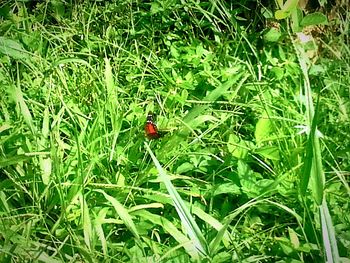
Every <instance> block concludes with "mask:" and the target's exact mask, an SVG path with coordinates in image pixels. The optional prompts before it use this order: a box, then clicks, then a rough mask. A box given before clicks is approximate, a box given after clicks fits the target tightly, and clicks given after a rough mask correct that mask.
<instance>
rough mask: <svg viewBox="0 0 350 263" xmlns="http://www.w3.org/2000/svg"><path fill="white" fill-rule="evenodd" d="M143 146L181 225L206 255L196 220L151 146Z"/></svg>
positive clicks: (203, 240) (203, 239)
mask: <svg viewBox="0 0 350 263" xmlns="http://www.w3.org/2000/svg"><path fill="white" fill-rule="evenodd" d="M145 147H146V149H147V151H148V153H149V154H150V156H151V158H152V160H153V162H154V164H155V166H156V168H157V170H158V173H159V177H160V178H161V179H162V181H163V183H164V184H165V187H166V188H167V190H168V192H169V195H170V196H171V198H172V200H173V202H174V205H175V209H176V211H177V213H178V215H179V217H180V219H181V222H182V224H183V226H184V227H185V229H186V231H187V234H188V235H189V237H190V239H191V240H193V242H194V246H195V248H196V249H197V250H198V252H200V253H201V254H202V255H204V256H208V255H209V253H208V247H207V242H206V240H205V238H204V236H203V234H202V232H201V231H200V229H199V227H198V225H197V223H196V221H195V220H194V218H193V217H192V215H191V213H190V211H189V209H188V207H187V206H186V205H185V203H184V201H183V200H182V199H181V197H180V195H179V193H178V192H177V191H176V189H175V187H174V186H173V184H172V183H171V180H170V179H169V177H168V175H167V174H166V173H165V171H164V170H163V168H162V166H161V165H160V163H159V162H158V160H157V158H156V157H155V155H154V154H153V152H152V150H151V148H150V147H149V145H148V144H147V143H146V142H145Z"/></svg>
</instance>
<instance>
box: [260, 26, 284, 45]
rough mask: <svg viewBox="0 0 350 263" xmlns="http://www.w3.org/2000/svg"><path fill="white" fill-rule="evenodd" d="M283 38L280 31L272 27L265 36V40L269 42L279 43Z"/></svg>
mask: <svg viewBox="0 0 350 263" xmlns="http://www.w3.org/2000/svg"><path fill="white" fill-rule="evenodd" d="M281 36H282V33H281V32H280V30H279V29H277V28H274V27H272V28H270V29H269V30H268V31H267V32H266V33H265V34H264V39H265V40H266V41H268V42H277V41H278V40H279V39H280V37H281Z"/></svg>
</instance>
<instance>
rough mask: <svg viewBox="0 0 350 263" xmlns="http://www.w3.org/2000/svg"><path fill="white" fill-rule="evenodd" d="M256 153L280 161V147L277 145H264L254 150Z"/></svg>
mask: <svg viewBox="0 0 350 263" xmlns="http://www.w3.org/2000/svg"><path fill="white" fill-rule="evenodd" d="M254 153H256V154H259V155H261V156H262V157H263V158H266V159H269V160H274V161H279V160H280V153H279V148H278V147H276V146H264V147H260V148H258V149H255V150H254Z"/></svg>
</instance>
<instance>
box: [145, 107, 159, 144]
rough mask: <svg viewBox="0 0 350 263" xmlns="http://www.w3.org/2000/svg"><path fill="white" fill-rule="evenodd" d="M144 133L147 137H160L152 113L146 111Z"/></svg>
mask: <svg viewBox="0 0 350 263" xmlns="http://www.w3.org/2000/svg"><path fill="white" fill-rule="evenodd" d="M145 133H146V136H147V138H148V139H150V140H151V139H158V138H159V137H160V134H159V131H158V128H157V125H156V124H155V123H154V115H153V113H152V112H148V115H147V121H146V124H145Z"/></svg>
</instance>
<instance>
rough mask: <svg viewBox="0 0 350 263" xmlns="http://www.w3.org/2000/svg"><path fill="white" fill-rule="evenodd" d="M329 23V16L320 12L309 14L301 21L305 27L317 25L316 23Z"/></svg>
mask: <svg viewBox="0 0 350 263" xmlns="http://www.w3.org/2000/svg"><path fill="white" fill-rule="evenodd" d="M327 24H328V20H327V17H326V16H325V15H324V14H322V13H319V12H315V13H312V14H308V15H307V16H305V17H304V18H303V19H302V20H301V22H300V25H301V26H303V27H305V26H315V25H327Z"/></svg>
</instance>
